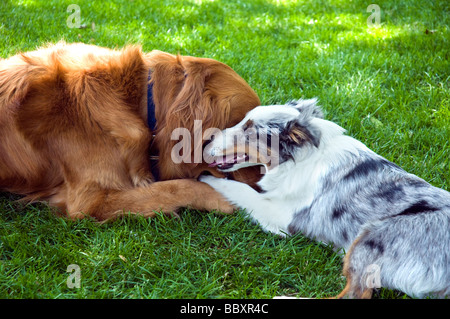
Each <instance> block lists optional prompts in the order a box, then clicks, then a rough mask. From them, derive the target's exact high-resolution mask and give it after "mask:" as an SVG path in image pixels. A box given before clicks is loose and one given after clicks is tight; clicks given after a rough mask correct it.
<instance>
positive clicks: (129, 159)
mask: <svg viewBox="0 0 450 319" xmlns="http://www.w3.org/2000/svg"><path fill="white" fill-rule="evenodd" d="M149 71H151V72H152V75H151V79H152V81H153V99H154V103H155V113H156V119H157V131H156V132H150V130H149V128H148V126H147V124H146V123H147V95H146V94H147V84H148V83H147V82H148V74H149ZM259 104H260V101H259V99H258V97H257V95H256V94H255V92H254V91H253V90H252V89H251V88H250V86H249V85H248V84H247V83H246V82H245V81H244V80H243V79H242V78H241V77H239V75H237V74H236V73H235V72H234V71H233V70H232V69H231V68H230V67H228V66H227V65H225V64H223V63H220V62H218V61H215V60H212V59H206V58H196V57H188V56H175V55H171V54H168V53H164V52H161V51H152V52H150V53H147V54H146V53H143V52H142V51H141V48H140V47H138V46H128V47H126V48H124V49H123V50H111V49H107V48H101V47H98V46H93V45H85V44H66V43H64V42H60V43H58V44H56V45H50V46H48V47H45V48H41V49H38V50H36V51H33V52H28V53H22V54H18V55H15V56H13V57H11V58H9V59H5V60H1V61H0V190H5V191H8V192H13V193H18V194H23V195H26V198H27V199H29V200H38V199H39V200H47V201H48V202H49V203H50V205H52V206H56V207H58V208H60V210H61V211H62V212H65V213H66V214H67V215H68V216H69V217H71V218H81V217H83V216H85V215H90V216H92V217H95V218H97V219H98V220H105V219H111V218H114V217H116V216H119V215H122V214H124V213H127V212H132V213H140V214H143V215H145V216H153V215H154V210H162V211H164V212H167V213H170V212H172V211H175V210H177V209H179V208H181V207H192V208H195V209H200V210H214V209H219V210H222V211H224V212H231V211H232V210H233V207H232V206H231V205H230V204H228V203H227V202H226V201H225V200H224V199H223V198H222V197H221V195H219V194H218V193H216V192H215V191H214V190H213V189H212V188H211V187H210V186H208V185H206V184H204V183H200V182H197V181H196V180H195V178H197V177H198V176H199V175H200V174H201V173H202V172H203V171H205V170H209V171H210V172H211V173H212V174H213V175H216V176H218V175H219V173H218V172H217V171H214V170H213V169H211V168H208V166H207V164H206V163H198V164H196V163H192V164H189V163H181V164H175V163H174V162H173V161H172V160H171V157H170V154H171V149H172V147H173V145H174V144H175V143H176V141H172V140H171V139H170V136H171V132H172V131H173V130H174V129H175V128H177V127H184V128H187V129H189V130H190V132H192V130H193V123H194V120H202V128H203V130H206V129H207V128H210V127H216V128H218V129H224V128H226V127H229V126H233V125H235V124H236V123H238V122H239V121H240V120H241V119H242V118H243V117H244V115H245V114H246V113H247V111H249V110H250V109H252V108H253V107H255V106H257V105H259ZM152 134H154V135H155V137H154V139H153V138H152ZM151 144H152V145H153V146H154V147H156V148H157V149H158V151H159V163H158V164H159V171H160V175H161V176H160V177H161V179H162V180H163V181H160V182H154V179H153V176H152V174H151V173H150V169H149V147H150V145H151ZM239 174H240V175H239ZM239 174H238V175H239V176H238V177H239V178H240V179H244V180H247V181H248V180H250V179H251V180H257V179H258V176H257V173H256V171H255V172H253V171H249V172H240V173H239Z"/></svg>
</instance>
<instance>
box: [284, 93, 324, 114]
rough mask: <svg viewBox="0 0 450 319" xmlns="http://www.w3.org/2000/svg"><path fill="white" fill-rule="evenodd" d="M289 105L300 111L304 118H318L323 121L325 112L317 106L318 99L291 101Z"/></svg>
mask: <svg viewBox="0 0 450 319" xmlns="http://www.w3.org/2000/svg"><path fill="white" fill-rule="evenodd" d="M287 105H289V106H292V107H294V108H296V109H297V110H299V111H300V113H301V114H302V116H303V117H304V118H308V117H317V118H320V119H323V111H322V108H321V107H320V106H319V105H317V99H316V98H314V99H309V100H302V99H300V100H294V101H290V102H289V103H288V104H287Z"/></svg>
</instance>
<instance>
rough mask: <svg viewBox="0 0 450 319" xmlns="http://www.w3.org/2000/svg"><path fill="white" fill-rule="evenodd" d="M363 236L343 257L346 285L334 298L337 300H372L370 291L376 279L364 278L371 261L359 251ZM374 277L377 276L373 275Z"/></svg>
mask: <svg viewBox="0 0 450 319" xmlns="http://www.w3.org/2000/svg"><path fill="white" fill-rule="evenodd" d="M364 235H365V233H363V234H362V235H361V236H360V237H358V238H357V239H356V240H355V242H354V243H353V244H352V246H351V247H350V250H349V251H348V253H347V254H346V255H345V258H344V269H343V274H344V276H345V277H346V278H347V285H346V286H345V288H344V290H342V291H341V293H340V294H339V295H338V296H336V298H338V299H344V298H345V299H347V298H355V299H370V298H372V291H373V288H374V285H373V281H376V279H378V278H376V277H374V278H367V276H365V271H367V265H368V264H369V263H368V260H371V256H370V255H367V253H366V252H362V251H360V249H359V247H360V246H359V243H361V239H362V238H363V237H364ZM378 275H379V273H378ZM374 276H377V274H374ZM372 279H374V280H372Z"/></svg>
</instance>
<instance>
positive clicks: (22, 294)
mask: <svg viewBox="0 0 450 319" xmlns="http://www.w3.org/2000/svg"><path fill="white" fill-rule="evenodd" d="M74 3H76V5H78V7H79V8H80V10H81V11H80V14H79V16H80V28H77V27H76V26H75V27H73V28H69V26H68V24H67V20H68V18H69V22H70V23H75V24H76V22H77V20H76V19H72V18H75V16H71V14H74V13H75V12H74V11H69V12H67V7H68V6H69V5H70V4H74ZM370 3H373V2H371V1H359V0H356V1H347V0H345V1H344V0H340V1H331V0H330V1H326V0H318V1H315V0H310V1H288V0H285V1H283V0H278V1H275V0H272V1H262V0H254V1H251V0H250V1H240V0H216V1H206V0H205V1H201V0H191V1H188V0H183V1H178V0H173V1H172V0H170V1H169V0H161V1H139V0H135V1H128V0H121V1H92V0H76V1H75V0H68V1H56V0H34V1H33V0H21V1H20V0H17V1H12V0H2V1H1V2H0V57H3V58H5V57H7V56H10V55H13V54H15V53H17V52H19V51H27V50H32V49H35V48H36V47H37V46H40V45H42V44H44V43H46V42H54V41H58V40H60V39H65V40H66V41H68V42H75V41H81V42H85V43H93V44H97V45H101V46H106V47H110V48H115V47H122V46H124V45H125V44H127V43H140V44H142V46H143V49H144V50H145V51H150V50H152V49H159V50H163V51H168V52H171V53H177V52H179V53H181V54H183V55H194V56H203V57H210V58H214V59H217V60H220V61H222V62H224V63H227V64H228V65H230V66H231V67H232V68H233V69H234V70H236V71H237V72H238V73H239V74H240V75H241V76H242V77H243V78H244V79H246V80H247V81H248V82H249V84H250V85H251V86H252V87H253V88H254V89H255V90H256V92H257V93H258V95H259V96H260V98H261V100H262V103H263V104H271V103H275V102H286V101H288V100H290V99H295V98H301V97H304V98H311V97H318V98H319V100H320V104H321V105H322V106H323V108H324V110H325V113H326V117H327V118H328V119H330V120H333V121H335V122H337V123H338V124H340V125H341V126H343V127H344V128H346V129H348V134H350V135H352V136H354V137H355V138H357V139H359V140H361V141H363V142H364V143H366V144H367V145H368V146H369V147H370V148H372V149H373V150H374V151H376V152H377V153H379V154H381V155H383V156H384V157H386V158H387V159H389V160H391V161H394V162H395V163H397V164H398V165H400V166H402V167H403V168H405V169H406V170H408V171H410V172H411V173H414V174H416V175H418V176H420V177H422V178H424V179H426V180H427V181H429V182H430V183H431V184H433V185H435V186H438V187H442V188H444V189H447V190H450V159H449V158H450V105H449V92H450V91H449V77H450V63H449V60H450V56H449V48H450V30H449V17H450V5H449V2H448V0H441V1H439V0H436V1H418V0H417V1H413V0H409V1H408V0H407V1H381V0H380V1H377V2H376V3H377V4H378V5H379V7H380V8H381V12H380V22H381V25H380V26H378V27H369V26H368V23H367V19H368V17H369V16H370V14H371V12H367V6H368V5H369V4H370ZM75 14H76V13H75ZM70 23H69V25H71V24H70ZM93 23H94V24H93ZM0 143H1V141H0ZM14 199H16V197H13V195H11V194H6V193H2V194H0V298H272V297H273V296H276V295H291V296H302V297H327V296H333V295H336V294H338V293H339V292H340V291H341V289H342V288H343V287H344V285H345V280H344V279H343V278H342V277H341V267H342V262H341V256H339V255H337V254H335V253H334V252H333V251H332V249H330V247H326V246H324V245H322V244H320V243H317V242H314V241H311V240H309V239H306V238H304V237H302V236H300V235H298V236H294V237H289V238H279V237H276V236H273V235H270V234H266V233H263V232H262V231H261V230H260V229H259V227H258V226H256V225H253V224H251V223H250V222H248V221H247V220H246V219H245V216H244V213H243V212H241V213H238V214H236V215H233V216H224V215H220V214H214V213H201V212H197V211H184V212H183V213H181V214H180V219H175V218H172V219H170V218H166V217H163V216H159V217H157V218H154V219H151V220H146V219H143V218H123V219H121V220H118V221H115V222H112V223H107V224H97V223H95V222H93V221H90V220H81V221H69V220H66V219H64V218H59V217H56V216H54V215H53V214H52V213H51V212H50V210H49V209H48V207H46V206H45V204H35V205H27V206H24V205H22V204H20V203H17V202H15V201H14ZM71 264H76V265H78V266H79V267H80V271H81V277H80V287H79V288H76V287H75V288H69V287H68V285H67V279H68V277H69V276H70V275H72V274H71V273H68V272H67V267H68V265H71ZM69 279H70V278H69ZM405 297H406V296H405V295H404V294H402V293H399V292H396V291H390V290H386V289H382V290H381V291H380V292H379V293H378V294H377V295H376V296H375V298H405Z"/></svg>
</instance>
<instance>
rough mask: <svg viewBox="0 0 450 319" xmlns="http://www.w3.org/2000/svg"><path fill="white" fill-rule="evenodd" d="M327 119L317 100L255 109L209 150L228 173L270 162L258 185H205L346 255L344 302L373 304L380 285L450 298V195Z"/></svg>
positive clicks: (273, 224) (268, 221)
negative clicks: (253, 140) (362, 300)
mask: <svg viewBox="0 0 450 319" xmlns="http://www.w3.org/2000/svg"><path fill="white" fill-rule="evenodd" d="M322 117H323V116H322V111H321V109H320V108H319V107H318V106H317V105H316V101H315V100H299V101H295V102H291V103H289V104H287V105H273V106H259V107H257V108H255V109H253V110H251V111H250V112H248V113H247V115H246V117H245V118H244V119H243V120H242V121H241V122H240V123H239V124H237V125H236V126H234V127H232V128H229V129H226V130H224V131H223V132H222V133H221V134H220V135H218V136H216V137H215V139H214V140H213V141H212V142H211V143H210V144H209V145H208V146H207V149H206V150H207V152H208V153H209V155H210V156H212V157H213V158H214V161H213V162H212V163H211V165H212V166H217V167H218V168H219V169H222V170H223V171H226V172H231V171H235V170H237V169H239V168H241V167H247V166H250V165H263V166H264V167H265V169H266V174H265V175H264V177H263V178H262V179H261V181H260V182H259V183H258V187H259V188H258V189H255V188H252V187H250V186H248V185H246V184H244V183H240V182H236V181H233V180H227V179H219V178H215V177H212V176H204V177H201V181H203V182H206V183H208V184H209V185H211V186H212V187H214V188H215V189H216V190H217V191H219V192H220V193H222V194H223V195H224V196H225V197H226V198H227V199H228V200H229V201H231V202H232V203H234V204H235V205H237V206H240V207H242V208H245V209H246V211H247V212H248V214H249V215H250V216H251V218H252V219H253V220H255V221H256V222H258V223H259V224H260V225H261V227H262V228H263V229H265V230H267V231H270V232H273V233H276V234H280V235H285V234H296V233H298V232H301V233H303V234H304V235H306V236H308V237H311V238H315V239H317V240H319V241H322V242H326V243H331V244H333V245H334V246H335V247H336V248H337V249H344V250H345V251H346V256H345V259H344V274H345V276H346V277H347V286H346V287H345V289H344V290H343V291H342V292H341V294H339V295H338V297H339V298H342V297H346V298H371V296H372V291H373V288H378V287H386V288H390V289H398V290H401V291H403V292H405V293H407V294H409V295H410V296H413V297H419V298H421V297H425V296H429V295H431V296H437V297H445V296H449V295H450V232H449V230H450V193H449V192H447V191H445V190H443V189H439V188H436V187H433V186H432V185H430V184H429V183H427V182H426V181H424V180H423V179H421V178H419V177H417V176H415V175H413V174H409V173H407V172H406V171H404V170H403V169H401V168H400V167H398V166H397V165H395V164H393V163H391V162H389V161H388V160H386V159H385V158H383V157H381V156H379V155H377V154H375V153H374V152H373V151H371V150H370V149H368V148H367V147H366V146H365V145H364V144H362V143H361V142H359V141H357V140H355V139H353V138H351V137H349V136H346V135H344V132H345V130H344V129H343V128H341V127H340V126H338V125H337V124H335V123H333V122H330V121H327V120H324V119H323V118H322ZM263 135H264V136H267V137H268V138H265V139H264V141H261V140H259V141H258V143H249V141H250V140H251V137H252V136H257V137H258V138H259V137H261V136H263ZM250 153H253V154H256V156H255V155H254V156H250ZM274 155H276V158H275V157H274ZM268 159H270V160H268ZM274 159H276V161H274Z"/></svg>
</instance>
